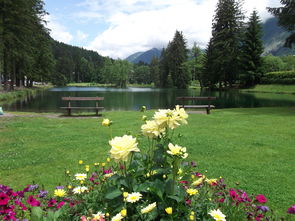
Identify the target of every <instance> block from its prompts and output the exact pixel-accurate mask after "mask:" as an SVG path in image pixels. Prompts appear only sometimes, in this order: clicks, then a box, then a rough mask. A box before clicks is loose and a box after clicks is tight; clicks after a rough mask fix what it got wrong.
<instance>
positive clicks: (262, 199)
mask: <svg viewBox="0 0 295 221" xmlns="http://www.w3.org/2000/svg"><path fill="white" fill-rule="evenodd" d="M256 200H257V201H258V202H259V203H266V201H267V199H266V198H265V196H264V195H262V194H259V195H257V196H256Z"/></svg>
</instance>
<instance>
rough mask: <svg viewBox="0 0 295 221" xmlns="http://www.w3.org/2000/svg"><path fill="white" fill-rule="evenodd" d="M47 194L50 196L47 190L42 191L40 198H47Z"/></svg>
mask: <svg viewBox="0 0 295 221" xmlns="http://www.w3.org/2000/svg"><path fill="white" fill-rule="evenodd" d="M47 194H48V191H46V190H40V191H39V195H38V196H39V197H40V198H45V197H46V196H47Z"/></svg>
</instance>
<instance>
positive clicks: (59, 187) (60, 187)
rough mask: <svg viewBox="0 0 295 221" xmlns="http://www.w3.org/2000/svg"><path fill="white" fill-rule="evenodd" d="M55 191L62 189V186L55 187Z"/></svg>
mask: <svg viewBox="0 0 295 221" xmlns="http://www.w3.org/2000/svg"><path fill="white" fill-rule="evenodd" d="M55 189H57V190H58V189H64V186H57V187H55Z"/></svg>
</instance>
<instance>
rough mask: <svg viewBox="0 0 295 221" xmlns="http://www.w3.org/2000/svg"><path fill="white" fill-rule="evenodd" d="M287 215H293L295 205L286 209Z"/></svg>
mask: <svg viewBox="0 0 295 221" xmlns="http://www.w3.org/2000/svg"><path fill="white" fill-rule="evenodd" d="M287 213H290V214H295V204H294V205H293V206H291V207H290V208H289V209H288V211H287Z"/></svg>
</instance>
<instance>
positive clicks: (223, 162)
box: [0, 108, 295, 214]
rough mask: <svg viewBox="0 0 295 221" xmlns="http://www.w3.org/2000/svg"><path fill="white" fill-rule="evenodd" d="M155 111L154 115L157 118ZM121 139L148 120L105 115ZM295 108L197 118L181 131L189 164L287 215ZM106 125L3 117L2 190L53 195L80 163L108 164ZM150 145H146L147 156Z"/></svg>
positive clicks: (292, 175) (294, 149) (294, 148)
mask: <svg viewBox="0 0 295 221" xmlns="http://www.w3.org/2000/svg"><path fill="white" fill-rule="evenodd" d="M152 114H153V111H148V112H147V115H148V116H152ZM103 115H104V117H107V118H110V119H111V120H113V121H114V125H113V126H112V128H113V129H112V134H113V136H121V135H124V134H125V133H126V132H128V131H131V132H132V133H133V134H136V133H138V132H139V128H140V125H141V124H142V121H141V120H140V118H141V115H142V113H140V112H132V111H124V112H123V111H122V112H119V111H118V112H105V113H104V114H103ZM294 122H295V108H253V109H248V108H245V109H222V110H215V111H212V114H211V115H204V114H191V115H190V117H189V124H188V125H186V126H182V127H180V128H178V129H177V130H176V131H175V135H177V134H178V133H181V134H182V135H183V136H182V137H181V138H179V139H180V140H177V142H175V143H176V144H179V145H182V146H185V147H187V149H188V153H189V159H190V160H195V161H196V162H197V163H198V166H199V171H200V172H204V171H205V170H208V172H207V176H208V177H209V178H215V177H219V176H222V177H224V178H225V179H226V182H227V184H228V185H229V186H231V187H236V185H237V184H236V183H238V188H241V189H244V190H245V191H247V192H248V193H255V194H265V195H266V196H267V198H268V200H269V203H268V205H269V206H270V207H271V208H273V209H275V210H276V211H278V212H279V213H280V214H285V212H286V210H287V208H288V207H289V206H291V205H292V204H294V203H295V202H294V196H295V189H294V181H295V173H294V166H295V160H294V159H295V158H294V156H295V139H294V138H295V124H294ZM100 123H101V118H87V117H84V118H47V117H42V116H36V117H32V116H29V115H28V116H26V115H23V116H21V117H0V156H1V158H0V183H2V184H4V185H10V186H12V187H13V188H16V189H20V188H22V187H23V186H24V185H26V184H31V183H32V181H34V182H35V183H38V184H44V186H45V187H46V189H49V190H52V189H53V188H54V186H56V185H58V184H63V173H64V171H65V169H70V170H71V171H74V172H76V171H77V169H78V163H77V162H78V160H83V161H85V162H86V163H87V164H90V165H91V164H93V163H94V162H104V161H105V158H106V156H107V153H108V151H109V149H110V146H109V145H108V140H109V138H110V134H109V132H110V130H109V129H108V128H104V127H102V126H101V125H100ZM144 145H145V142H144V141H142V142H141V143H140V147H141V148H144Z"/></svg>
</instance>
